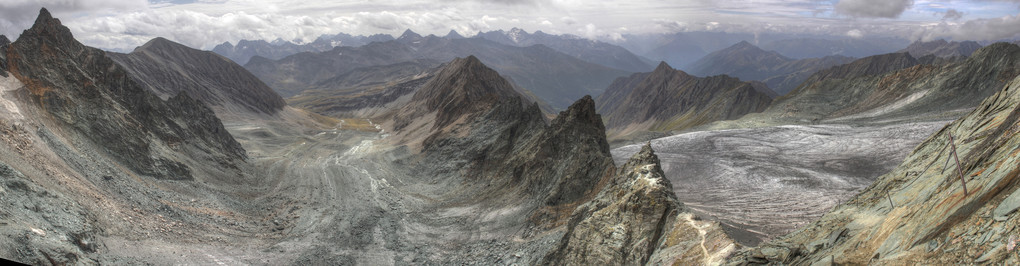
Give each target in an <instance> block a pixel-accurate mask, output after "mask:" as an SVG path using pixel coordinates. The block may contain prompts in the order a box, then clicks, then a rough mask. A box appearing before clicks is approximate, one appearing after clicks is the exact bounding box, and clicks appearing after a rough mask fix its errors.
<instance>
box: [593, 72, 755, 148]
mask: <svg viewBox="0 0 1020 266" xmlns="http://www.w3.org/2000/svg"><path fill="white" fill-rule="evenodd" d="M772 97H775V93H773V92H771V91H770V90H769V89H768V88H767V87H765V86H764V85H762V84H760V83H758V84H754V83H749V82H742V81H740V80H739V79H736V78H731V77H727V76H712V77H704V78H699V77H695V76H691V75H688V74H687V73H684V72H683V71H679V70H675V69H673V68H671V67H670V66H669V65H667V64H666V63H665V62H663V63H661V64H659V67H658V68H656V69H655V71H653V72H651V73H639V74H634V75H631V76H630V77H626V78H619V79H617V80H616V81H615V82H614V83H613V85H612V86H610V87H609V88H608V89H606V92H605V93H603V94H602V95H601V96H599V98H598V100H597V101H598V102H599V110H600V112H602V113H604V114H606V117H607V119H606V121H607V126H608V128H609V132H608V134H609V135H610V136H616V137H622V136H625V135H628V134H633V133H637V132H641V131H646V130H652V131H670V130H682V129H687V128H691V127H694V126H699V125H703V124H707V123H710V122H713V121H717V120H728V119H736V118H739V117H741V116H743V115H744V114H747V113H752V112H761V111H762V110H765V108H766V107H768V105H769V103H771V102H772Z"/></svg>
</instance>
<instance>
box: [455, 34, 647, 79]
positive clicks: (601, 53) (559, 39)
mask: <svg viewBox="0 0 1020 266" xmlns="http://www.w3.org/2000/svg"><path fill="white" fill-rule="evenodd" d="M474 38H484V39H487V40H490V41H494V42H497V43H502V44H507V45H513V46H521V47H524V46H532V45H536V44H541V45H545V46H548V47H549V48H552V49H553V50H556V51H559V52H561V53H565V54H568V55H571V56H574V57H577V58H580V59H581V60H584V61H588V62H592V63H596V64H600V65H604V66H607V67H611V68H616V69H622V70H627V71H631V72H645V71H649V70H651V69H652V65H651V64H650V61H648V60H647V59H643V58H641V57H639V56H637V55H635V54H633V53H631V51H628V50H627V49H624V48H623V47H620V46H616V45H613V44H609V43H605V42H601V41H596V40H590V39H585V38H581V37H578V36H573V35H552V34H547V33H545V32H542V31H536V32H534V33H528V32H527V31H525V30H523V29H519V28H513V29H510V30H509V31H503V30H497V31H489V32H479V33H478V35H475V36H474Z"/></svg>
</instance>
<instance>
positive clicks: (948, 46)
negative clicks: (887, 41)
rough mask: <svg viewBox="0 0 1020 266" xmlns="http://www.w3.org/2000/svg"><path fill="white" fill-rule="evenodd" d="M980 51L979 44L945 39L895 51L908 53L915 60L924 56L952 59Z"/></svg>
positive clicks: (912, 44) (919, 42)
mask: <svg viewBox="0 0 1020 266" xmlns="http://www.w3.org/2000/svg"><path fill="white" fill-rule="evenodd" d="M978 49H981V44H978V43H977V42H975V41H963V42H956V41H953V42H947V41H946V40H945V39H938V40H934V41H928V42H922V41H916V42H913V43H911V44H910V46H907V48H903V50H899V51H897V52H898V53H910V55H911V56H913V57H915V58H921V57H923V56H926V55H935V56H937V57H954V56H962V57H967V56H970V55H971V54H973V53H974V51H977V50H978Z"/></svg>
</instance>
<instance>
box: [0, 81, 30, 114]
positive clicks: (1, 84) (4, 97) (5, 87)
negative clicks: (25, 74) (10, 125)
mask: <svg viewBox="0 0 1020 266" xmlns="http://www.w3.org/2000/svg"><path fill="white" fill-rule="evenodd" d="M22 87H24V84H21V81H20V80H18V79H17V78H15V77H14V75H12V74H11V73H7V77H0V106H3V111H6V113H7V115H5V116H6V117H10V118H13V120H23V119H25V117H24V116H22V115H21V109H19V108H18V104H17V103H14V101H12V100H11V99H10V98H8V92H13V91H15V90H18V89H20V88H22ZM10 97H14V96H13V95H10Z"/></svg>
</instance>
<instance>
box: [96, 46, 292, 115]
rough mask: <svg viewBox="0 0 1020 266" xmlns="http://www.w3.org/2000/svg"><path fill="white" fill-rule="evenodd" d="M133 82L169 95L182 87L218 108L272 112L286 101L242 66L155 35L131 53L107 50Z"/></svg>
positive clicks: (175, 93) (284, 104) (161, 95)
mask: <svg viewBox="0 0 1020 266" xmlns="http://www.w3.org/2000/svg"><path fill="white" fill-rule="evenodd" d="M108 55H109V56H110V58H112V59H113V60H114V61H116V62H117V63H118V64H120V65H121V66H122V67H124V69H125V70H127V71H128V73H129V74H130V75H131V77H132V78H134V80H135V82H136V83H138V84H141V85H143V86H145V87H146V88H147V89H149V90H150V91H153V92H155V93H156V94H158V95H159V96H160V97H161V98H164V99H165V98H169V97H172V96H173V95H177V94H178V93H180V92H182V91H186V92H188V94H190V95H191V96H192V97H195V98H197V99H200V100H201V101H202V102H205V103H206V104H209V105H210V106H213V107H217V108H218V109H220V110H223V111H225V109H241V110H245V109H246V110H247V111H250V112H256V113H265V114H275V113H276V112H279V111H280V110H282V109H283V107H284V106H286V105H287V103H286V102H284V101H283V98H282V97H280V95H278V94H276V92H274V91H273V89H271V88H269V86H266V84H265V83H262V81H260V80H259V79H258V78H257V77H255V76H254V75H252V74H251V73H249V72H248V71H247V70H245V69H244V68H243V67H241V66H239V65H237V64H235V63H234V62H232V61H230V60H229V59H226V58H224V57H222V56H219V55H217V54H214V53H212V52H207V51H199V50H195V49H192V48H190V47H187V46H184V45H181V44H178V43H175V42H172V41H170V40H167V39H164V38H155V39H152V40H150V41H149V42H147V43H146V44H145V45H142V46H140V47H138V48H137V49H135V50H134V51H133V52H131V53H130V54H118V53H109V54H108Z"/></svg>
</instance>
